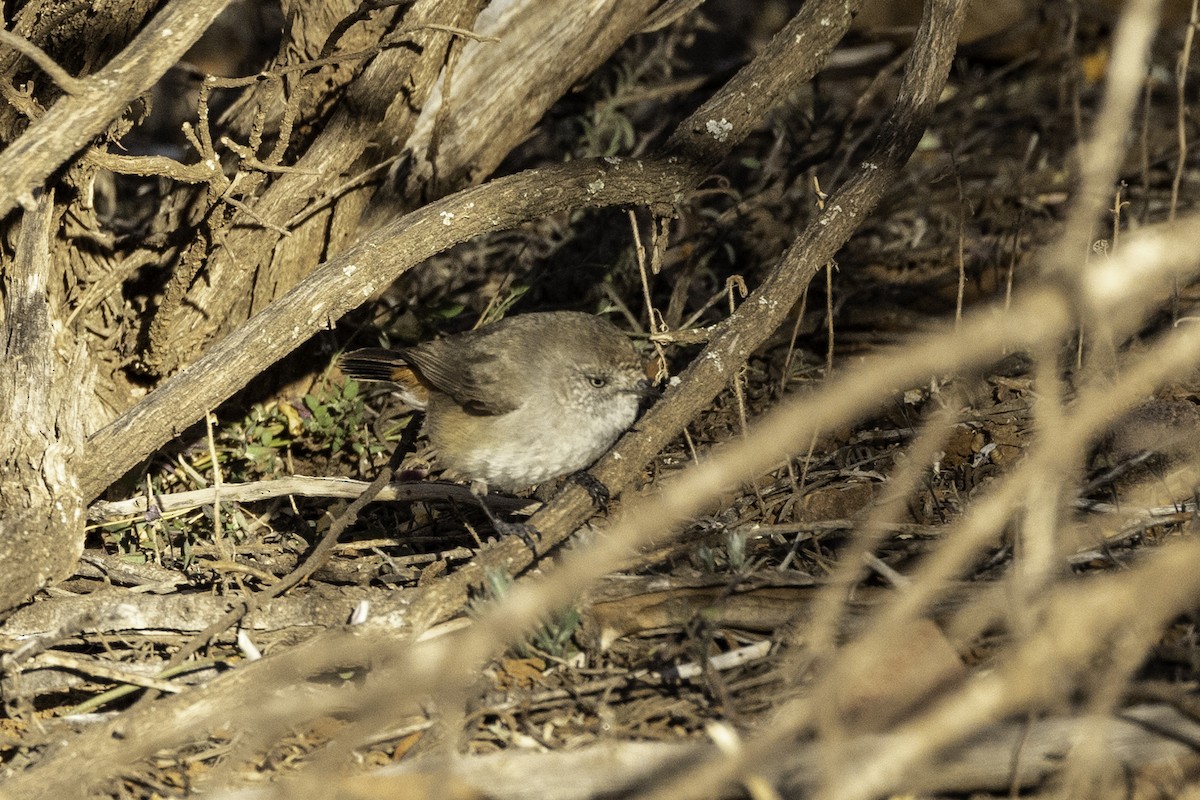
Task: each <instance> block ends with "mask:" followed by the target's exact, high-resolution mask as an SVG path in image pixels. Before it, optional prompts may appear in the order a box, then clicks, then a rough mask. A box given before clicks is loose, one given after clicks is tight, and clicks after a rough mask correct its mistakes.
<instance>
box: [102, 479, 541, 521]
mask: <svg viewBox="0 0 1200 800" xmlns="http://www.w3.org/2000/svg"><path fill="white" fill-rule="evenodd" d="M369 485H370V484H369V483H368V482H367V481H359V480H355V479H353V478H329V477H317V476H312V475H288V476H286V477H283V478H274V479H271V480H264V481H248V482H246V483H226V484H224V485H223V486H222V487H221V499H222V500H224V501H225V502H228V503H252V502H255V501H257V500H267V499H270V498H272V497H283V496H288V495H298V496H300V497H344V498H347V499H349V500H353V499H354V498H356V497H358V496H359V495H361V494H362V493H363V492H364V491H365V490H366V489H367V487H368V486H369ZM215 496H216V491H215V490H214V489H213V487H209V488H206V489H192V490H190V491H187V492H173V493H170V494H160V495H156V496H155V498H154V501H155V503H154V505H155V506H156V507H157V511H158V513H160V514H162V515H164V516H166V515H172V514H174V515H178V514H180V513H183V512H185V511H190V510H191V509H194V508H200V507H201V506H206V505H210V504H212V503H213V502H214V498H215ZM481 499H483V500H484V501H485V502H487V504H488V506H490V507H491V508H492V509H493V510H505V511H515V510H517V509H521V508H526V507H528V506H530V505H535V504H534V503H533V502H532V501H530V500H523V499H521V498H513V497H504V496H502V495H498V494H495V495H488V496H487V497H486V498H478V497H477V496H476V495H473V494H471V490H470V488H469V487H467V486H464V485H462V484H458V483H449V482H448V481H414V482H411V483H393V484H390V485H388V486H386V487H384V489H383V490H382V491H381V492H380V493H379V494H378V495H376V497H375V501H376V502H383V501H388V500H400V501H403V502H406V503H419V502H438V501H441V502H443V503H447V502H449V503H453V502H458V503H461V504H463V505H473V504H477V503H478V502H479V501H480V500H481ZM149 507H150V501H149V499H148V497H147V495H145V494H143V495H139V496H137V497H131V498H129V499H128V500H112V501H103V500H101V501H97V502H95V503H93V504H92V506H91V507H90V508H89V509H88V519H90V520H92V521H93V522H95V523H97V524H99V525H112V524H116V523H129V522H138V521H141V518H142V517H144V515H145V514H146V512H147V510H148V509H149Z"/></svg>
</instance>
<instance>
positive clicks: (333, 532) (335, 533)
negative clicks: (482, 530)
mask: <svg viewBox="0 0 1200 800" xmlns="http://www.w3.org/2000/svg"><path fill="white" fill-rule="evenodd" d="M415 419H416V418H415V417H414V418H413V421H410V422H409V424H408V427H407V428H405V431H404V435H403V436H402V437H401V442H400V444H398V445H397V446H396V449H395V450H393V451H392V456H391V458H390V459H389V460H388V463H387V466H385V467H384V468H383V469H382V470H380V472H379V475H378V476H376V478H375V480H373V481H371V484H370V485H369V486H368V487H367V488H366V489H365V490H364V491H363V493H362V494H360V495H359V496H358V497H356V498H354V500H352V501H351V502H350V504H349V505H348V506H346V508H345V509H343V510H342V512H341V513H340V514H338V515H337V516H336V517H335V518H334V519H333V520H332V521H331V522H330V524H329V528H328V529H327V530H326V531H325V532H324V533H323V534H321V538H320V540H319V541H318V542H317V543H316V545H315V546H314V547H313V549H312V550H310V551H309V553H308V556H307V557H306V558H305V559H304V561H303V562H302V563H301V564H300V565H299V566H297V567H296V568H295V569H294V570H292V571H291V572H290V573H288V574H287V575H286V576H285V577H283V578H282V579H281V580H279V581H277V582H276V583H273V584H271V585H270V586H269V587H267V588H266V589H264V590H262V591H261V592H259V593H258V594H255V595H251V596H250V597H247V598H246V599H245V600H243V601H241V602H239V603H236V604H235V605H234V606H233V608H231V609H229V611H227V612H226V613H225V614H224V615H222V616H221V618H220V619H218V620H216V621H215V622H213V623H212V624H211V625H209V626H208V627H207V628H205V629H204V630H203V631H201V632H200V633H199V634H197V635H196V636H195V637H193V638H192V640H191V641H190V642H188V643H187V644H186V645H185V646H183V647H181V648H179V650H177V651H176V652H175V653H174V654H172V656H171V659H170V660H169V661H168V662H167V667H168V668H171V667H178V666H180V665H181V664H183V662H185V661H187V659H188V658H190V657H191V655H192V654H193V653H195V652H197V651H198V650H199V649H200V648H201V647H204V646H205V645H207V644H208V643H209V642H210V641H211V640H212V639H213V638H214V637H216V636H219V635H220V634H221V633H222V632H223V631H225V630H227V629H228V628H230V627H231V626H233V625H236V624H237V623H238V622H239V621H240V620H241V619H242V618H243V617H245V616H246V615H247V614H249V613H250V612H251V611H254V610H255V609H258V608H261V607H262V605H263V603H266V602H268V601H270V600H272V599H274V598H276V597H279V596H280V595H282V594H283V593H284V592H286V591H287V590H288V589H291V588H292V587H294V586H298V585H299V584H301V583H303V582H304V581H306V580H308V578H309V577H311V576H312V574H313V573H314V572H316V571H317V570H318V569H320V568H321V567H322V566H324V565H325V562H327V561H328V560H329V557H330V556H331V555H333V548H334V546H335V545H336V544H337V540H338V537H340V536H341V535H342V533H344V532H345V530H346V529H347V528H349V527H350V526H351V525H353V524H354V521H355V520H357V519H358V514H359V512H360V511H362V510H363V509H364V508H366V507H367V504H368V503H371V502H372V501H374V500H375V498H376V497H377V496H378V495H379V493H380V492H381V491H383V489H384V487H386V486H387V485H388V484H389V483H391V480H392V476H393V475H394V474H395V473H396V469H397V468H398V467H399V466H400V462H401V461H402V460H403V459H404V456H405V455H407V454H408V452H409V450H410V449H411V445H412V440H413V439H414V438H415V437H416V431H417V428H416V423H415ZM150 699H153V693H151V692H148V693H147V694H146V696H145V697H144V698H143V702H144V701H148V700H150Z"/></svg>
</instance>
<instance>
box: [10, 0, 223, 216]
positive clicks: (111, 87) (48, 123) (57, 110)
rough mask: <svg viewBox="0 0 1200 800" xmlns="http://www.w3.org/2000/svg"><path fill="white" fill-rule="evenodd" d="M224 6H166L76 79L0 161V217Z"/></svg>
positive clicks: (186, 2)
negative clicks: (117, 50) (108, 58)
mask: <svg viewBox="0 0 1200 800" xmlns="http://www.w3.org/2000/svg"><path fill="white" fill-rule="evenodd" d="M229 3H230V0H172V2H171V3H170V5H168V6H167V7H166V8H165V9H163V10H162V11H160V12H159V13H157V14H155V15H154V19H152V20H150V22H149V23H147V25H146V27H145V28H143V29H142V31H141V32H140V33H139V34H138V35H137V36H136V37H134V39H133V41H132V42H130V43H129V45H128V46H126V48H125V49H124V50H122V51H121V52H120V53H119V54H117V55H116V56H115V57H114V58H113V59H112V61H110V62H108V64H106V65H105V66H104V69H102V70H100V71H99V72H97V73H96V74H94V75H89V76H88V77H86V78H80V79H76V80H75V83H74V84H73V87H72V92H71V94H69V95H68V96H66V97H63V98H61V99H59V100H58V102H56V103H55V104H54V105H53V106H51V107H50V109H49V110H47V111H46V113H45V114H43V115H42V117H41V118H40V119H38V120H36V121H34V122H33V123H31V124H30V126H29V127H28V128H27V129H26V130H25V132H24V133H23V134H21V136H20V137H19V138H18V139H17V140H16V141H15V142H13V143H12V144H11V145H9V146H8V148H7V149H5V151H4V153H3V154H2V155H0V217H4V216H5V215H7V214H8V212H10V211H12V210H13V209H14V208H16V206H17V205H18V204H20V205H23V206H27V205H29V203H30V202H31V198H32V192H33V190H34V189H35V188H37V187H38V186H41V185H42V184H44V183H45V182H46V179H47V178H49V177H50V174H51V173H52V172H54V170H56V169H58V168H59V167H60V166H62V165H63V164H64V163H66V161H67V160H68V159H70V158H71V157H72V156H73V155H75V154H76V153H78V152H79V151H80V150H82V149H83V147H84V146H85V145H86V144H87V143H88V142H89V141H90V140H91V139H93V138H94V137H96V136H99V135H100V134H101V133H103V132H104V130H105V128H107V127H108V126H109V124H110V123H111V122H112V121H113V120H114V119H116V118H117V117H119V116H120V115H121V113H122V112H123V111H124V110H125V107H126V106H127V105H129V103H130V102H132V101H133V100H134V99H135V98H137V97H139V96H141V95H143V94H145V93H146V92H148V91H149V90H150V87H151V86H153V85H154V83H155V81H157V80H158V79H159V78H160V77H162V75H163V74H164V73H165V72H166V71H167V70H168V69H170V68H171V66H172V65H173V64H175V63H176V62H177V61H179V60H180V59H181V58H183V54H184V53H185V52H187V49H188V48H189V47H191V46H192V45H193V44H195V43H196V40H197V39H199V38H200V35H201V34H202V33H204V31H206V30H207V29H208V26H209V25H210V24H211V23H212V21H213V20H214V19H216V18H217V15H218V14H220V13H221V12H222V11H223V10H224V9H225V7H226V6H227V5H229Z"/></svg>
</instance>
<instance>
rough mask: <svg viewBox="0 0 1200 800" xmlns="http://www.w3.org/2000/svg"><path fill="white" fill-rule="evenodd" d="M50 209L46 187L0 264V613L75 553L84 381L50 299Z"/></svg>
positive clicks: (66, 569)
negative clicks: (62, 340)
mask: <svg viewBox="0 0 1200 800" xmlns="http://www.w3.org/2000/svg"><path fill="white" fill-rule="evenodd" d="M53 207H54V195H53V193H52V192H48V193H45V194H43V195H42V196H41V198H40V199H39V201H38V203H37V206H36V207H35V208H34V209H32V210H30V211H26V212H25V214H24V216H23V217H22V220H21V229H20V233H19V236H18V240H17V252H16V255H15V257H14V258H13V259H11V260H9V261H8V262H7V263H6V264H4V270H3V271H4V318H3V330H4V335H3V338H2V339H0V341H2V342H3V346H2V347H0V355H2V356H3V357H2V358H0V398H3V399H4V402H6V404H7V406H6V408H5V409H4V412H3V415H4V420H5V423H6V424H4V425H3V426H0V499H2V502H3V507H2V508H0V564H3V565H4V580H2V581H0V610H7V609H10V608H12V607H13V606H16V605H18V604H20V603H23V602H24V601H26V600H28V599H29V598H30V597H31V596H32V595H33V593H34V592H36V591H38V590H39V589H41V588H43V587H45V586H46V585H47V584H49V583H52V582H54V581H57V580H59V579H61V578H64V577H66V576H67V575H69V574H70V572H71V569H72V567H73V566H74V564H75V562H76V560H78V558H79V553H80V552H81V551H82V549H83V505H82V500H83V498H82V496H81V492H80V488H79V477H78V471H77V470H78V465H79V463H80V455H81V450H82V446H83V425H82V415H81V413H80V406H81V403H82V401H83V398H84V396H85V395H86V393H87V390H88V389H89V387H90V384H91V381H90V378H89V377H88V376H89V372H88V371H87V365H86V363H85V362H84V358H83V352H82V350H80V349H78V348H77V349H75V350H74V352H73V353H72V354H71V355H70V356H69V357H68V358H67V362H66V364H63V363H61V361H60V358H61V357H60V356H59V353H58V344H59V342H58V338H57V333H58V332H59V331H61V320H58V319H56V318H55V316H54V313H53V312H52V310H51V306H50V300H49V292H50V283H51V281H53V280H54V279H55V276H54V275H53V274H52V273H51V269H50V264H51V261H50V246H51V242H52V241H54V240H55V236H54V233H55V224H54V223H55V219H54V214H53Z"/></svg>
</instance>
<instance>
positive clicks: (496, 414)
mask: <svg viewBox="0 0 1200 800" xmlns="http://www.w3.org/2000/svg"><path fill="white" fill-rule="evenodd" d="M340 366H341V368H342V371H343V372H345V373H346V374H347V375H349V376H351V377H353V378H360V379H365V380H384V381H391V382H393V383H395V384H396V385H397V386H399V387H400V393H401V395H402V397H403V398H404V399H405V401H406V402H408V403H409V404H410V405H412V406H413V407H415V408H419V409H424V410H425V426H424V431H425V433H426V434H427V435H428V436H429V441H430V442H431V443H432V444H433V446H434V447H435V448H436V450H437V460H438V462H439V463H440V464H441V465H442V466H443V467H445V468H446V469H447V471H448V472H450V473H452V474H454V475H456V476H458V477H461V478H465V479H467V480H470V481H472V482H473V483H477V484H478V483H484V484H487V485H488V486H494V487H497V488H500V489H504V490H507V491H513V490H516V489H520V488H524V487H527V486H531V485H533V484H537V483H542V482H544V481H547V480H550V479H551V478H556V477H559V476H561V475H567V474H569V473H573V472H577V471H579V470H582V469H584V468H586V467H588V466H589V465H591V463H592V462H593V461H595V460H596V459H597V458H599V457H600V456H601V455H602V454H603V453H604V452H605V451H606V450H608V448H609V447H611V446H612V445H613V443H614V442H615V441H616V440H617V437H619V436H620V435H621V434H622V433H624V432H625V431H626V430H628V429H629V427H630V426H631V425H633V422H634V420H635V419H636V418H637V415H638V409H639V406H640V403H641V400H642V399H643V398H645V397H648V396H652V395H653V394H654V390H653V389H652V388H651V386H650V382H649V381H648V380H647V378H646V372H645V368H644V364H643V362H642V359H641V357H640V356H639V355H638V352H637V350H635V349H634V347H633V343H632V342H631V341H630V340H629V338H628V337H627V336H625V334H623V333H621V331H620V330H618V329H617V328H616V326H614V325H613V324H612V323H610V322H608V321H607V320H604V319H601V318H599V317H594V316H592V315H590V314H581V313H577V312H571V311H554V312H544V313H534V314H524V315H521V316H516V317H509V318H506V319H503V320H501V321H499V322H496V323H493V324H491V325H486V326H484V327H482V328H479V329H478V330H474V331H468V332H466V333H459V334H455V335H453V336H447V337H445V338H442V339H435V340H433V341H430V342H424V343H422V344H418V345H415V346H413V347H406V348H402V349H399V350H385V349H381V348H368V349H365V350H355V351H354V352H351V353H347V354H345V355H344V356H342V358H341V361H340Z"/></svg>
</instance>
